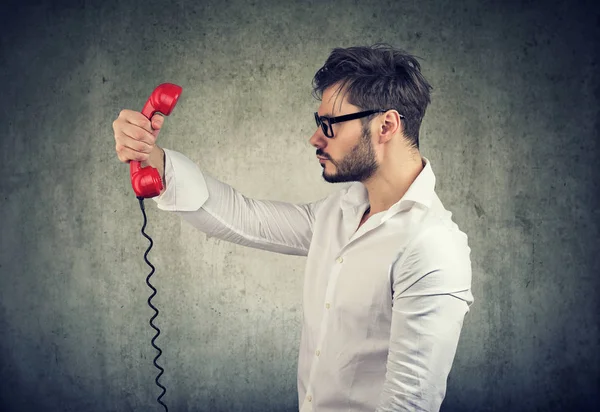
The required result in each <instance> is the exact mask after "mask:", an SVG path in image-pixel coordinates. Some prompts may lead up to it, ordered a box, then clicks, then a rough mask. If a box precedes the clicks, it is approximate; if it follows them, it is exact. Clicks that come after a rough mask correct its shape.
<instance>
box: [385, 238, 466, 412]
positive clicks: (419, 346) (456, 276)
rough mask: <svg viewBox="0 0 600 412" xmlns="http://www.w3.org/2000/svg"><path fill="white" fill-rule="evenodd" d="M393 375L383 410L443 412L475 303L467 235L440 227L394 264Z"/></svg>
mask: <svg viewBox="0 0 600 412" xmlns="http://www.w3.org/2000/svg"><path fill="white" fill-rule="evenodd" d="M392 284H393V308H392V322H391V331H390V345H389V353H388V361H387V373H386V380H385V383H384V387H383V390H382V393H381V398H380V404H379V406H378V408H377V412H388V411H390V412H391V411H412V412H414V411H427V412H433V411H439V409H440V406H441V404H442V401H443V399H444V397H445V394H446V382H447V378H448V375H449V373H450V370H451V367H452V363H453V361H454V356H455V354H456V349H457V346H458V341H459V337H460V333H461V329H462V325H463V320H464V317H465V315H466V313H467V312H468V311H469V307H470V305H471V304H472V303H473V296H472V294H471V261H470V248H469V246H468V242H467V236H466V235H465V234H464V233H462V232H460V231H458V230H456V229H453V228H449V227H434V228H430V229H428V230H427V231H425V232H423V233H422V234H421V235H420V236H419V237H418V238H416V239H415V240H414V241H413V242H411V244H410V245H409V246H408V247H407V249H406V251H405V253H404V254H403V255H402V256H401V257H400V258H399V259H398V260H397V262H395V264H394V265H393V268H392Z"/></svg>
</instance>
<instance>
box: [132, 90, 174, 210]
mask: <svg viewBox="0 0 600 412" xmlns="http://www.w3.org/2000/svg"><path fill="white" fill-rule="evenodd" d="M181 91H182V88H181V86H177V85H176V84H173V83H163V84H161V85H159V86H158V87H156V89H154V91H153V92H152V94H151V95H150V97H149V98H148V101H147V102H146V104H145V105H144V108H143V109H142V114H143V115H144V116H146V118H148V120H150V119H152V116H154V114H155V113H157V112H160V113H162V114H164V115H165V116H168V115H170V114H171V112H172V111H173V108H174V107H175V105H176V104H177V100H179V96H180V95H181ZM129 175H130V177H131V186H132V187H133V191H134V192H135V194H136V196H137V197H138V198H140V197H141V198H149V197H155V196H158V195H159V194H160V191H161V190H162V189H163V183H162V179H161V178H160V175H159V173H158V170H156V169H155V168H153V167H151V166H146V167H141V164H140V162H138V161H136V160H131V161H130V162H129Z"/></svg>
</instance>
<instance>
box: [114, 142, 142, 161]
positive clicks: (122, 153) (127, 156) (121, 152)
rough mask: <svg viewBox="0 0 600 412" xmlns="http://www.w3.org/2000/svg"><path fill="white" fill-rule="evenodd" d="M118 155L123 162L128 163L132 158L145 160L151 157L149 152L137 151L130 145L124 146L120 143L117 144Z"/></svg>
mask: <svg viewBox="0 0 600 412" xmlns="http://www.w3.org/2000/svg"><path fill="white" fill-rule="evenodd" d="M116 149H117V157H118V158H119V160H120V161H121V162H123V163H128V162H129V161H130V160H136V161H138V162H145V161H147V160H148V159H149V158H150V154H149V153H141V152H138V151H135V150H133V149H131V148H129V147H126V146H122V145H120V144H119V143H117V145H116Z"/></svg>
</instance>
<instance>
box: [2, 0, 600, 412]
mask: <svg viewBox="0 0 600 412" xmlns="http://www.w3.org/2000/svg"><path fill="white" fill-rule="evenodd" d="M17 3H18V2H17V1H14V0H11V1H9V2H8V3H7V2H6V1H5V2H4V3H3V5H0V9H1V13H0V16H1V17H0V27H1V30H2V33H1V36H0V46H1V48H0V63H1V66H0V82H1V84H2V86H1V92H0V96H1V98H0V136H1V141H2V146H1V148H0V153H1V163H0V190H1V206H2V208H1V215H0V216H1V222H2V230H1V239H2V240H1V246H2V247H1V254H0V331H1V333H2V334H1V337H0V382H1V383H0V409H1V410H2V411H161V410H163V409H162V407H160V405H158V403H157V402H156V397H157V396H158V394H159V393H160V390H159V389H158V387H157V386H156V385H155V383H154V378H155V376H156V373H157V370H156V369H155V368H154V366H153V365H152V359H153V358H154V356H155V354H156V352H155V351H154V349H153V348H152V347H151V346H150V339H151V337H152V336H153V334H154V331H153V330H152V329H151V328H150V326H149V324H148V320H149V318H150V317H151V316H152V314H153V312H152V310H151V309H150V308H149V307H148V305H147V301H146V300H147V298H148V296H149V295H150V292H151V291H150V289H149V288H148V287H147V286H146V284H145V278H146V276H147V274H148V273H149V270H150V269H149V268H148V266H147V265H146V264H145V263H144V261H143V253H144V251H145V250H146V248H147V247H148V241H147V240H146V239H145V238H143V237H142V235H141V233H140V228H141V225H142V223H143V218H142V213H141V211H140V209H139V205H138V201H137V200H136V199H135V196H134V194H133V191H132V189H131V186H130V183H129V176H128V173H129V169H128V166H127V165H125V164H123V163H121V162H119V161H118V159H117V157H116V153H115V150H114V145H115V143H114V137H113V131H112V122H113V120H114V119H115V118H116V117H117V115H118V113H119V111H120V110H121V109H123V108H129V109H135V110H141V108H142V105H143V103H144V102H145V100H146V98H147V97H148V95H149V94H150V92H151V91H152V90H153V89H154V87H155V86H156V85H158V84H160V83H162V82H173V83H177V84H179V85H181V86H182V87H183V95H182V97H181V100H180V101H179V104H178V106H177V108H176V109H175V111H174V112H173V114H172V116H170V117H169V118H168V119H167V122H166V124H165V127H164V130H163V132H162V133H161V136H160V137H159V139H160V143H161V144H162V145H163V147H167V148H170V149H174V150H177V151H180V152H182V153H184V154H186V155H187V156H189V157H190V158H192V159H193V160H195V161H197V162H198V164H199V165H200V166H201V168H202V169H203V170H204V171H206V172H207V173H210V174H211V175H213V176H215V177H217V178H219V179H221V180H223V181H225V182H227V183H229V184H231V185H232V186H234V187H235V188H237V189H238V190H240V191H241V192H243V193H244V194H245V195H247V196H250V197H255V198H263V199H273V200H283V201H289V202H307V201H312V200H316V199H319V198H321V197H323V196H325V195H327V194H328V193H330V192H331V191H333V190H338V189H339V186H337V185H330V184H328V183H326V182H324V181H323V180H322V178H321V167H320V165H319V164H318V162H317V161H316V159H315V157H314V156H315V152H316V149H315V148H314V147H312V146H310V144H309V143H308V138H309V137H310V135H311V134H312V133H313V131H314V128H315V125H314V118H313V115H312V113H313V111H315V110H316V108H317V107H318V102H317V101H315V100H314V99H313V98H312V96H311V88H310V83H311V79H312V76H313V74H314V72H315V71H316V70H317V69H318V68H319V67H320V66H321V64H322V63H323V62H324V60H325V59H326V58H327V56H328V54H329V52H330V51H331V49H332V48H334V47H337V46H351V45H365V44H372V43H375V42H388V43H390V44H392V45H394V46H397V47H401V48H404V49H406V50H407V51H409V52H412V53H414V54H416V55H417V56H419V57H420V58H421V59H422V60H421V62H422V65H423V71H424V73H425V75H426V77H427V78H428V79H429V80H430V82H431V83H432V85H433V87H434V91H433V96H432V97H433V102H432V104H431V106H430V108H429V110H428V112H427V115H426V117H425V120H424V124H423V128H422V137H421V149H422V153H423V155H425V156H426V157H428V158H429V159H430V160H431V162H432V165H433V168H434V171H435V172H436V173H437V177H438V180H437V191H438V193H439V195H440V197H441V199H442V201H443V202H444V204H445V205H446V207H447V208H449V209H450V210H451V211H453V213H454V218H455V220H456V222H457V223H458V224H459V225H460V226H461V228H462V229H463V230H464V231H465V232H466V233H467V234H468V235H469V239H470V245H471V247H472V262H473V294H474V296H475V303H474V305H473V306H472V307H471V312H470V313H469V314H468V315H467V318H466V321H465V324H464V329H463V333H462V335H461V340H460V343H459V348H458V353H457V355H456V360H455V363H454V367H453V369H452V372H451V374H450V377H449V381H448V392H447V397H446V399H445V401H444V404H443V408H442V410H443V411H566V410H568V411H592V410H598V408H599V407H600V403H599V401H598V395H597V394H596V392H597V391H598V390H599V387H600V382H599V369H600V368H599V330H598V316H597V315H598V313H600V308H599V305H598V301H599V300H598V292H597V290H598V287H599V286H600V281H599V275H600V273H599V272H600V263H599V262H600V260H599V258H598V255H599V253H600V250H599V249H600V248H599V246H600V241H599V231H600V230H599V229H600V228H599V220H600V219H599V217H600V216H599V211H598V208H599V195H598V191H599V184H598V179H599V178H600V173H599V167H598V161H599V159H598V154H599V151H600V150H599V144H598V137H599V136H598V131H599V124H598V101H599V98H600V88H599V84H600V82H599V75H598V70H599V65H598V58H599V54H600V53H599V50H598V46H597V44H598V42H599V36H598V35H599V31H600V30H599V28H598V24H599V21H600V19H599V14H598V13H597V12H596V11H595V10H594V9H593V7H592V2H591V1H590V2H587V3H585V2H579V3H577V2H573V1H562V2H558V1H553V2H550V1H545V2H542V1H537V2H536V1H523V2H520V1H506V0H505V1H476V0H469V1H463V2H459V1H451V0H447V1H433V0H427V1H403V0H390V1H387V2H385V1H381V2H376V1H350V0H347V1H341V0H339V1H334V2H325V1H303V2H294V3H292V2H286V1H277V0H255V1H252V2H250V1H243V0H237V1H226V0H221V1H193V0H178V1H172V2H168V1H164V2H161V1H155V0H146V1H91V0H90V1H80V2H79V3H78V4H75V3H72V5H71V6H66V5H65V3H62V4H61V5H55V6H53V5H52V4H51V2H48V1H38V2H37V3H31V4H24V3H22V2H21V3H20V5H19V6H16V4H17ZM56 3H57V4H58V3H59V2H56ZM146 205H147V206H146V208H147V212H148V228H147V231H148V233H149V234H150V236H152V237H153V239H154V242H155V244H154V247H153V249H152V251H151V252H150V255H149V258H150V260H151V261H152V262H153V263H154V264H155V266H156V268H157V271H156V273H155V275H154V277H153V279H154V283H155V285H156V286H157V288H158V296H157V297H156V298H155V300H154V302H155V304H156V305H157V306H158V307H159V309H160V315H159V317H158V319H157V321H156V323H157V324H158V325H159V327H160V328H161V329H162V334H161V336H160V337H159V338H158V340H157V343H158V345H159V346H161V347H162V348H163V350H164V353H163V355H162V357H161V358H160V361H159V362H160V363H161V364H162V365H163V366H164V367H165V369H166V372H165V374H164V375H163V377H162V379H161V381H162V383H163V384H165V385H166V387H167V394H166V396H165V397H164V401H165V402H166V403H167V405H168V406H169V410H171V411H261V412H270V411H293V410H294V409H296V410H297V407H298V405H297V393H296V365H297V359H296V356H297V348H298V342H299V336H300V322H301V313H302V312H301V308H302V306H301V296H302V281H303V270H304V264H305V258H302V257H291V256H285V255H277V254H273V253H267V252H263V251H258V250H254V249H249V248H245V247H240V246H237V245H233V244H229V243H226V242H222V241H219V240H216V239H214V238H207V237H206V235H204V234H203V233H201V232H198V231H195V230H194V229H192V228H191V227H190V226H189V225H187V224H186V223H182V222H181V221H180V219H179V218H178V217H177V216H175V215H173V214H170V213H168V212H163V211H160V210H158V209H157V208H156V205H155V203H154V202H153V201H151V200H148V201H146Z"/></svg>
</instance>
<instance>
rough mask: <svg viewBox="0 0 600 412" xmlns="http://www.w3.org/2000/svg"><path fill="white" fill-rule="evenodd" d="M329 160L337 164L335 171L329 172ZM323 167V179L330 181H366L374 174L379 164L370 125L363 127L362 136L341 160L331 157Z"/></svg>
mask: <svg viewBox="0 0 600 412" xmlns="http://www.w3.org/2000/svg"><path fill="white" fill-rule="evenodd" d="M327 162H331V163H332V165H333V166H335V172H333V173H327V171H326V167H327ZM322 167H323V179H325V181H326V182H329V183H344V182H364V181H365V180H367V179H369V178H370V177H371V176H373V175H374V174H375V172H376V171H377V169H378V168H379V165H378V164H377V160H376V159H375V151H374V150H373V146H372V143H371V131H370V130H369V128H368V125H366V126H364V127H363V129H362V136H361V137H360V140H359V142H358V143H357V144H356V146H354V147H353V148H352V150H351V151H350V153H348V154H347V155H346V156H345V157H344V158H343V159H341V160H339V161H336V160H333V159H331V158H329V159H328V160H327V161H326V162H325V163H323V164H322ZM330 167H331V166H330Z"/></svg>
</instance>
